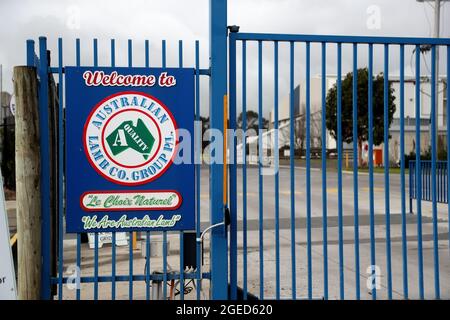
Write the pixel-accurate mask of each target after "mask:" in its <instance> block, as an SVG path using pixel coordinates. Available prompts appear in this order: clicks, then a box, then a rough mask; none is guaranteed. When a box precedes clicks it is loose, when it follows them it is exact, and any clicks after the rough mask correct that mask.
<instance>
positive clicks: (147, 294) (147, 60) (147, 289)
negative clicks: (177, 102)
mask: <svg viewBox="0 0 450 320" xmlns="http://www.w3.org/2000/svg"><path fill="white" fill-rule="evenodd" d="M145 67H146V68H150V42H149V41H148V40H145ZM145 257H146V262H145V265H146V268H145V299H146V300H150V297H151V295H150V271H151V268H150V232H149V231H147V232H146V234H145Z"/></svg>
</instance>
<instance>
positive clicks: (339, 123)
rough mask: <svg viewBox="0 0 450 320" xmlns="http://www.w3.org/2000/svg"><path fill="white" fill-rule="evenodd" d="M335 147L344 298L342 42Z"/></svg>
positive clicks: (340, 290) (341, 274)
mask: <svg viewBox="0 0 450 320" xmlns="http://www.w3.org/2000/svg"><path fill="white" fill-rule="evenodd" d="M337 60H338V61H337V63H338V65H337V136H338V137H337V149H338V172H337V180H338V229H339V230H338V238H339V239H338V240H339V292H340V298H341V299H344V297H345V296H344V242H343V240H344V239H343V222H342V44H341V43H338V44H337Z"/></svg>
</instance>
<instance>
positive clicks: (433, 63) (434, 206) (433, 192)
mask: <svg viewBox="0 0 450 320" xmlns="http://www.w3.org/2000/svg"><path fill="white" fill-rule="evenodd" d="M437 85H438V82H437V81H436V46H432V47H431V89H432V90H431V115H430V116H431V132H432V134H431V196H432V202H433V204H432V210H433V244H434V250H433V258H434V292H435V293H434V295H435V298H436V299H440V296H441V293H440V287H439V243H438V241H439V240H438V216H437V201H436V161H437V154H436V153H437V152H436V143H437V141H436V134H437V128H436V126H437V123H436V113H437V112H438V110H436V90H435V87H436V86H437ZM447 99H448V98H447Z"/></svg>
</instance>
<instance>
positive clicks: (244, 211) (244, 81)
mask: <svg viewBox="0 0 450 320" xmlns="http://www.w3.org/2000/svg"><path fill="white" fill-rule="evenodd" d="M242 130H243V132H244V134H243V138H242V143H243V145H242V146H243V147H242V154H243V163H242V220H243V221H242V251H243V252H242V264H243V266H242V268H243V270H242V281H243V282H244V284H243V288H242V289H243V291H244V300H247V138H246V134H247V42H246V41H245V40H244V41H242Z"/></svg>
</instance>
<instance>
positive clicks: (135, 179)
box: [65, 67, 195, 232]
mask: <svg viewBox="0 0 450 320" xmlns="http://www.w3.org/2000/svg"><path fill="white" fill-rule="evenodd" d="M65 74H66V185H67V187H66V188H67V216H66V221H67V227H66V228H67V232H109V231H151V230H159V231H161V230H187V229H194V227H195V216H194V212H195V211H194V165H193V156H194V155H193V148H192V143H190V142H189V143H184V144H183V148H182V149H180V148H179V147H180V134H179V133H180V132H181V130H183V132H184V133H185V134H187V135H188V136H189V137H190V138H191V141H192V137H193V126H194V99H195V97H194V70H193V69H187V68H164V69H161V68H85V67H66V68H65ZM180 152H182V153H183V156H182V157H180V158H178V156H179V153H180ZM186 155H187V156H186ZM181 158H182V159H183V161H177V159H181Z"/></svg>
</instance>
